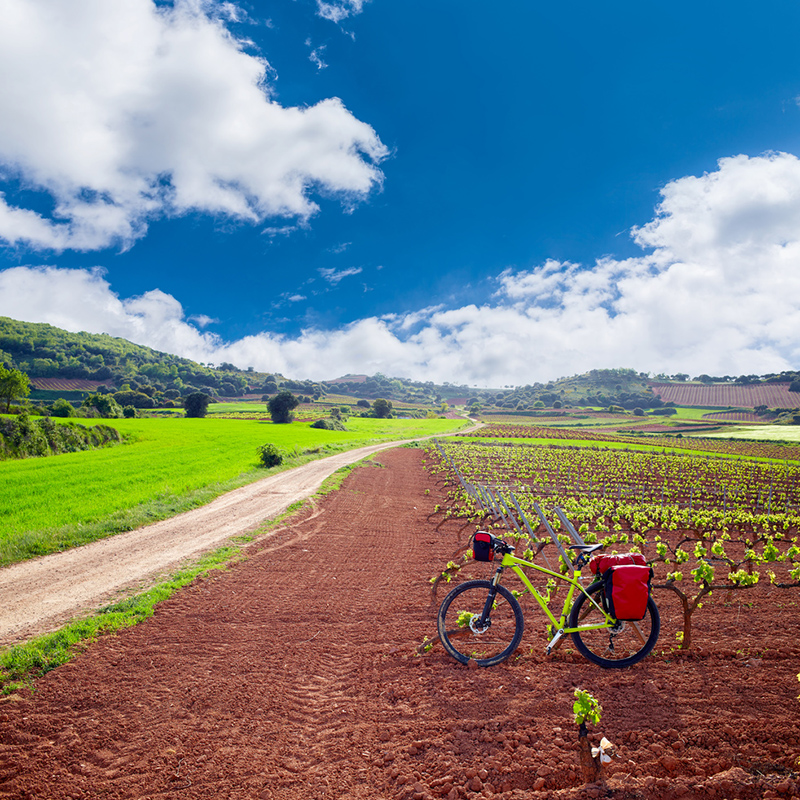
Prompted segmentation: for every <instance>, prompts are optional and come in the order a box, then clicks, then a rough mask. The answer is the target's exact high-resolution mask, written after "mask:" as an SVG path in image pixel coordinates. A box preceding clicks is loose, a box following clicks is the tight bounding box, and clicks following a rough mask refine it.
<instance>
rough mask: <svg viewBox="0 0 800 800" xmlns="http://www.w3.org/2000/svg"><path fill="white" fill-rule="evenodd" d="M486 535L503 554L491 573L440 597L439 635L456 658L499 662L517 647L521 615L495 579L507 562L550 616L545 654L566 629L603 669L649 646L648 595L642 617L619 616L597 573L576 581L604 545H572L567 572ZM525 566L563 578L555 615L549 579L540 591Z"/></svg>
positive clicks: (656, 627)
mask: <svg viewBox="0 0 800 800" xmlns="http://www.w3.org/2000/svg"><path fill="white" fill-rule="evenodd" d="M484 536H485V533H484ZM490 536H491V540H492V551H493V553H497V554H500V555H502V560H501V561H500V563H499V564H498V567H497V570H496V571H495V574H494V577H493V578H492V579H491V580H470V581H466V582H465V583H462V584H461V585H460V586H457V587H456V588H455V589H453V590H452V591H451V592H450V593H449V594H448V595H447V597H445V599H444V600H443V601H442V605H441V606H440V608H439V613H438V616H437V629H438V633H439V638H440V640H441V642H442V644H443V645H444V648H445V650H446V651H447V652H448V653H449V654H450V655H451V656H452V657H453V658H455V659H456V660H457V661H460V662H461V663H462V664H467V663H468V662H470V661H471V660H474V661H475V662H476V663H477V665H478V666H480V667H491V666H494V665H496V664H499V663H501V662H502V661H505V660H506V659H507V658H508V657H509V656H510V655H511V654H512V653H513V652H514V651H515V650H516V649H517V648H518V647H519V643H520V641H521V639H522V633H523V629H524V627H525V621H524V618H523V614H522V608H521V606H520V604H519V601H518V600H517V598H516V597H515V596H514V595H513V594H512V593H511V592H510V591H509V590H508V589H507V588H506V587H505V586H503V585H501V583H500V578H501V576H502V574H503V570H505V569H507V568H510V569H511V570H512V571H513V572H514V573H515V574H516V575H517V576H518V577H519V579H520V580H521V581H522V583H523V585H524V586H525V589H526V590H527V591H529V592H530V593H531V594H532V595H533V596H534V598H536V600H537V602H538V603H539V605H540V606H541V608H542V610H543V611H544V613H545V614H546V615H547V618H548V619H549V620H550V626H549V631H550V633H551V634H553V636H552V639H551V640H550V641H549V642H548V644H547V647H546V650H545V652H546V654H547V655H550V653H551V652H552V651H553V649H554V648H555V647H556V646H557V645H558V644H559V643H560V642H561V640H562V638H563V637H564V636H566V635H570V636H572V640H573V642H574V643H575V647H576V648H577V650H578V652H579V653H581V655H583V656H584V657H585V658H587V659H589V661H592V662H594V663H595V664H598V665H599V666H601V667H606V668H623V667H629V666H631V665H633V664H636V663H637V662H638V661H641V660H642V659H643V658H644V657H645V656H646V655H647V654H648V653H650V651H651V650H652V649H653V647H654V646H655V644H656V641H657V640H658V635H659V633H660V631H661V617H660V615H659V613H658V608H657V606H656V604H655V602H654V601H653V598H652V597H648V600H647V610H646V612H645V616H644V618H643V619H641V620H638V621H633V622H631V621H624V620H617V619H614V617H612V616H611V615H610V614H609V613H608V610H607V609H608V603H607V602H606V597H605V590H604V588H603V586H604V584H603V581H602V579H598V580H596V581H595V582H593V583H592V584H591V585H589V586H587V587H586V588H584V587H583V585H582V583H581V582H580V578H581V569H582V568H583V567H584V566H585V565H586V564H587V563H588V560H589V557H590V556H591V555H592V553H594V552H595V551H597V550H599V549H600V548H602V546H603V545H602V544H593V545H587V544H573V545H570V549H571V550H575V551H576V552H577V556H576V558H575V560H574V561H573V562H572V563H571V564H570V567H571V570H572V574H571V576H568V575H562V574H561V573H558V572H554V571H553V570H550V569H547V568H546V567H543V566H540V565H538V564H534V563H533V562H532V561H526V560H525V559H523V558H518V557H517V556H514V555H513V552H514V547H513V546H512V545H509V544H506V543H505V542H504V541H503V540H502V539H500V538H498V537H495V536H494V535H491V534H490ZM488 560H492V559H491V558H489V559H488ZM525 569H533V570H536V571H537V572H541V573H544V574H545V575H547V576H549V578H551V579H556V580H559V581H562V582H565V583H567V584H569V589H568V590H567V595H566V598H565V600H564V607H563V609H562V611H561V616H560V617H558V618H556V617H555V616H554V615H553V613H552V612H551V611H550V608H549V605H548V603H549V601H550V585H548V590H547V592H546V595H544V596H543V595H542V594H540V593H539V592H538V591H537V590H536V588H535V587H534V586H533V584H532V583H531V581H530V580H529V578H528V576H527V575H526V574H525V571H524V570H525ZM598 578H599V576H598ZM573 598H574V602H573ZM456 601H458V602H456Z"/></svg>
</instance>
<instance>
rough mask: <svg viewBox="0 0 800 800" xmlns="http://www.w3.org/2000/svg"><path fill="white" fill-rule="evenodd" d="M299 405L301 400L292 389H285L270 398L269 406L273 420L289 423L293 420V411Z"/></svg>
mask: <svg viewBox="0 0 800 800" xmlns="http://www.w3.org/2000/svg"><path fill="white" fill-rule="evenodd" d="M299 405H300V401H299V400H298V399H297V398H296V397H295V396H294V395H293V394H292V393H291V392H290V391H287V390H286V389H284V390H283V391H282V392H278V394H276V395H275V397H273V398H271V399H270V401H269V402H268V403H267V408H268V409H269V415H270V416H271V417H272V421H273V422H277V423H287V422H291V421H292V411H293V410H294V409H295V408H297V406H299Z"/></svg>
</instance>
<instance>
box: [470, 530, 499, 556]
mask: <svg viewBox="0 0 800 800" xmlns="http://www.w3.org/2000/svg"><path fill="white" fill-rule="evenodd" d="M494 545H495V541H494V536H492V534H491V533H486V531H478V532H477V533H476V534H475V535H474V536H473V537H472V557H473V558H474V559H475V560H476V561H491V560H492V559H493V558H494Z"/></svg>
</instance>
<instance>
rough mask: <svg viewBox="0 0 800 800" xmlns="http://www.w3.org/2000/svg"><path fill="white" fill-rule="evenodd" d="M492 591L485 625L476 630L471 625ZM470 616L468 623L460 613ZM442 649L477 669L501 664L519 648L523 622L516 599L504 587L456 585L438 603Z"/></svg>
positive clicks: (479, 582)
mask: <svg viewBox="0 0 800 800" xmlns="http://www.w3.org/2000/svg"><path fill="white" fill-rule="evenodd" d="M493 588H496V590H497V594H496V595H495V600H494V606H493V608H492V611H491V614H490V616H489V624H488V625H486V627H484V628H483V630H477V629H476V628H475V623H476V620H477V618H478V617H480V615H481V614H482V612H483V609H484V606H485V605H486V601H487V600H488V598H489V591H490V590H491V589H493ZM465 612H467V613H470V614H471V620H472V622H471V623H467V622H466V618H465V617H464V616H463V615H464V613H465ZM436 627H437V630H438V632H439V638H440V639H441V642H442V645H444V649H445V650H446V651H447V652H448V653H449V654H450V655H451V656H452V657H453V658H454V659H456V661H460V662H461V663H462V664H467V663H468V662H469V661H471V660H474V661H475V662H476V663H477V665H478V666H479V667H492V666H495V665H496V664H499V663H500V662H501V661H505V660H506V659H507V658H508V657H509V656H510V655H511V654H512V653H513V652H514V651H515V650H516V649H517V647H519V643H520V640H521V639H522V632H523V630H524V627H525V620H524V619H523V616H522V608H521V607H520V605H519V602H518V601H517V599H516V597H514V595H513V594H511V592H510V591H509V590H508V589H506V588H505V586H497V587H493V585H492V582H491V581H487V580H474V581H467V582H466V583H462V584H461V585H460V586H456V588H455V589H453V591H452V592H450V593H449V594H448V595H447V597H445V599H444V600H443V601H442V605H441V606H440V607H439V614H438V616H437V620H436Z"/></svg>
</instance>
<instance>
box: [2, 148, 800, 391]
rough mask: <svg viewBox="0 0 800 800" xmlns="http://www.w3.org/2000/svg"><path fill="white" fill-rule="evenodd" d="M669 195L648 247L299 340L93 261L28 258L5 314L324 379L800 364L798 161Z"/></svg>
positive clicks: (488, 380)
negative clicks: (221, 330)
mask: <svg viewBox="0 0 800 800" xmlns="http://www.w3.org/2000/svg"><path fill="white" fill-rule="evenodd" d="M661 195H662V200H661V203H660V204H659V206H658V207H657V209H656V214H655V216H654V218H653V220H652V221H650V222H649V223H647V224H646V225H643V226H642V227H640V228H636V229H635V230H634V231H633V236H634V239H635V240H636V241H637V242H638V243H639V244H640V245H641V247H642V249H643V252H642V255H641V256H639V257H636V258H629V259H625V260H616V259H613V258H608V257H606V258H602V259H599V260H597V261H596V262H595V263H594V264H592V265H586V266H584V265H580V264H574V263H569V262H557V261H554V260H549V261H546V262H545V263H544V264H541V265H539V266H536V267H533V268H531V269H528V270H512V269H507V270H505V271H503V272H502V273H500V274H499V275H497V276H496V277H495V278H494V281H495V285H496V287H497V289H496V292H495V294H494V295H493V296H492V297H491V298H490V300H489V301H488V302H487V303H485V304H483V305H480V306H478V305H467V306H463V307H461V308H448V307H446V306H443V305H437V306H431V307H429V308H425V309H421V310H418V311H414V312H412V313H403V314H400V313H397V314H392V315H387V316H385V317H382V318H375V317H373V318H368V319H362V320H358V321H356V322H353V323H352V324H350V325H347V326H344V327H342V328H340V329H338V330H307V331H304V332H302V333H301V334H300V335H299V336H296V337H294V338H291V337H286V336H280V335H276V334H273V333H262V334H259V335H257V336H250V337H246V338H244V339H241V340H238V341H235V342H224V341H222V340H221V339H220V338H219V337H217V336H215V335H213V334H212V333H210V332H200V331H199V330H198V329H197V327H195V326H194V325H192V324H190V323H189V322H188V321H187V320H186V319H184V315H183V311H182V308H181V306H180V303H179V302H178V301H177V300H176V299H175V298H173V297H170V296H169V295H166V294H164V293H163V292H160V291H158V290H157V289H154V290H153V291H150V292H147V293H145V294H144V295H142V296H141V297H136V298H130V299H120V298H118V297H117V296H116V295H115V294H114V292H113V291H112V289H111V287H110V286H109V284H108V283H107V281H106V280H105V277H104V275H103V273H102V271H100V270H97V269H95V270H60V269H55V268H31V267H18V268H14V269H9V270H6V271H5V272H0V314H3V315H7V316H12V317H16V318H19V319H24V320H30V321H41V322H49V323H51V324H54V325H59V326H61V327H64V328H67V329H68V330H88V331H97V332H100V331H106V332H108V333H112V334H114V335H116V336H124V337H125V338H128V339H132V340H133V341H135V342H138V343H141V344H146V345H149V346H151V347H154V348H157V349H159V350H165V351H168V352H173V353H179V354H180V355H184V356H187V357H190V358H194V359H196V360H198V361H212V362H214V363H219V362H221V361H229V362H231V363H234V364H237V365H239V366H241V367H247V366H253V367H254V368H256V369H259V370H265V371H278V372H282V373H284V374H286V375H289V376H292V377H298V378H314V379H319V380H324V379H326V378H328V379H330V378H334V377H336V376H337V375H340V374H344V373H347V372H367V373H374V372H378V371H380V372H383V373H384V374H388V375H408V376H412V377H414V378H417V379H421V380H436V381H445V380H449V381H452V382H455V383H459V384H460V383H467V384H470V385H485V386H501V385H505V384H526V383H532V382H534V381H545V380H551V379H553V378H557V377H560V376H565V375H571V374H575V373H578V372H583V371H586V370H589V369H593V368H600V367H633V368H634V369H637V370H640V371H653V372H662V371H663V372H668V373H675V372H689V373H692V374H701V373H704V372H705V373H708V374H735V375H738V374H742V373H747V374H749V373H756V374H764V373H768V372H779V371H782V370H784V369H796V368H797V365H798V363H800V336H798V331H800V160H798V159H797V158H796V157H795V156H793V155H789V154H786V153H775V154H768V155H765V156H761V157H757V158H748V157H745V156H738V157H736V158H726V159H722V160H721V161H720V162H719V164H718V168H717V169H716V170H715V171H714V172H711V173H709V174H706V175H703V176H700V177H686V178H681V179H679V180H676V181H673V182H672V183H670V184H668V185H667V186H665V187H664V189H663V190H662V192H661ZM346 272H347V270H343V271H342V272H338V273H337V272H335V271H331V273H330V276H328V279H329V280H331V279H334V278H335V277H336V276H340V277H343V276H344V275H343V273H346ZM339 279H340V278H339Z"/></svg>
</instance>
